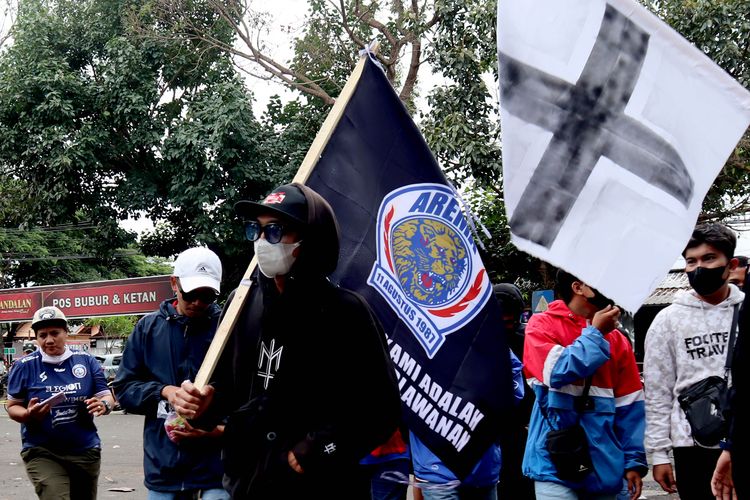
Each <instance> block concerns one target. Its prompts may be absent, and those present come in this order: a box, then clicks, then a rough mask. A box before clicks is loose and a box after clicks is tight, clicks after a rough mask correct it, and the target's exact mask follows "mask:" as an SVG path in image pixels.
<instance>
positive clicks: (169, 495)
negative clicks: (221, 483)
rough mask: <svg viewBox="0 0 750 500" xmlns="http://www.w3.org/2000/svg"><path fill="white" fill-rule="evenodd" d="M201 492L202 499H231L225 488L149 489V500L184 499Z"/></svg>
mask: <svg viewBox="0 0 750 500" xmlns="http://www.w3.org/2000/svg"><path fill="white" fill-rule="evenodd" d="M198 492H200V499H201V500H229V493H227V491H226V490H225V489H224V488H213V489H210V490H192V491H154V490H148V497H146V498H147V500H182V499H188V498H193V494H195V493H198Z"/></svg>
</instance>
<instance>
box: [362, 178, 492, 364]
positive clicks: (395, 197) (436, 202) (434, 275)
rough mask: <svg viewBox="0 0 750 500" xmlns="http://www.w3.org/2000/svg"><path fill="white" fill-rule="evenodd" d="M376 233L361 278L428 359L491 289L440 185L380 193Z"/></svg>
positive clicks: (453, 200) (456, 209)
mask: <svg viewBox="0 0 750 500" xmlns="http://www.w3.org/2000/svg"><path fill="white" fill-rule="evenodd" d="M376 234H377V259H376V261H375V263H374V265H373V267H372V272H371V273H370V276H369V278H368V280H367V283H368V284H369V285H370V286H372V287H373V288H375V290H377V291H378V292H379V293H380V294H381V295H382V296H383V298H384V299H385V300H386V301H387V302H388V303H389V304H390V306H391V307H392V308H393V310H394V311H395V312H396V313H397V314H398V316H399V318H400V319H401V320H402V321H403V322H404V323H405V324H406V325H407V326H408V327H409V329H410V330H411V332H412V333H413V334H414V336H415V337H416V338H417V340H418V341H419V343H420V344H421V345H422V347H423V348H424V350H425V352H426V353H427V356H428V357H430V358H432V357H433V356H434V355H435V354H436V353H437V352H438V350H440V347H441V346H442V345H443V343H444V342H445V338H446V336H447V335H448V334H450V333H452V332H455V331H456V330H458V329H459V328H461V327H463V326H464V325H466V324H467V323H468V322H469V321H471V320H472V319H473V318H474V316H476V315H477V313H478V312H479V311H481V310H482V308H483V307H484V305H485V304H486V303H487V300H488V298H489V296H490V293H491V287H490V283H489V279H488V278H487V272H486V270H485V268H484V264H483V263H482V260H481V258H480V256H479V252H478V251H477V248H476V245H475V244H474V238H473V236H472V234H471V229H470V228H469V226H468V224H467V223H466V219H465V218H464V215H463V213H462V212H461V207H460V204H459V202H458V200H457V199H456V197H455V195H454V193H453V191H452V190H451V189H450V188H449V187H447V186H445V185H442V184H412V185H409V186H404V187H401V188H399V189H396V190H395V191H391V192H390V193H388V195H387V196H385V198H383V202H382V203H381V205H380V209H379V210H378V227H377V232H376Z"/></svg>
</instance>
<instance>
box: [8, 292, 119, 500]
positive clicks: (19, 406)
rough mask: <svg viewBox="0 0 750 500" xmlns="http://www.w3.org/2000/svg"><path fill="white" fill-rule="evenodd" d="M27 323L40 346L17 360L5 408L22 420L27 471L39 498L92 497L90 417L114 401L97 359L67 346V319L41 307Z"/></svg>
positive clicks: (95, 466)
mask: <svg viewBox="0 0 750 500" xmlns="http://www.w3.org/2000/svg"><path fill="white" fill-rule="evenodd" d="M31 328H32V330H34V333H35V334H36V342H37V345H38V346H39V349H38V350H37V351H35V352H33V353H32V354H28V355H26V356H24V357H23V358H21V359H19V360H18V361H17V362H16V366H15V367H14V368H13V371H12V372H11V373H10V377H9V380H8V403H7V411H8V415H9V416H10V418H12V419H13V420H15V421H16V422H20V423H21V441H22V443H23V449H22V451H21V457H22V458H23V462H24V466H25V467H26V473H27V474H28V476H29V479H30V480H31V483H32V484H33V485H34V490H35V491H36V494H37V496H39V498H41V499H50V500H52V499H58V498H76V499H82V500H85V499H91V500H94V499H95V498H96V493H97V482H98V479H99V468H100V464H101V441H100V440H99V435H98V434H97V432H96V426H95V425H94V417H98V416H101V415H107V414H108V413H109V412H110V411H111V409H112V404H113V403H114V401H113V398H112V394H111V393H110V391H109V388H108V387H107V381H106V380H105V379H104V372H103V371H102V368H101V366H100V365H99V362H98V361H97V360H96V358H94V357H93V356H91V355H89V354H88V353H86V352H74V351H71V350H70V348H69V347H68V346H67V345H66V340H67V338H68V321H67V318H66V317H65V314H63V312H62V311H61V310H60V309H58V308H57V307H54V306H50V307H42V308H41V309H39V310H38V311H36V313H35V314H34V318H33V319H32V321H31Z"/></svg>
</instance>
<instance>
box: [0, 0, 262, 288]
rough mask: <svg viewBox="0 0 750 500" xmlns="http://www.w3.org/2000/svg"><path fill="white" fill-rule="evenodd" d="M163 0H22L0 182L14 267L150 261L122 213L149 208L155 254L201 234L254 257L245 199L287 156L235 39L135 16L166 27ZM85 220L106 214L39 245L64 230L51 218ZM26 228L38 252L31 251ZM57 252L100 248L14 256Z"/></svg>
mask: <svg viewBox="0 0 750 500" xmlns="http://www.w3.org/2000/svg"><path fill="white" fill-rule="evenodd" d="M151 5H152V2H150V1H148V0H26V1H25V2H22V3H21V6H20V8H19V11H18V16H17V19H16V21H15V24H14V27H13V31H12V35H13V43H12V44H11V45H9V46H7V47H6V48H5V49H4V51H3V52H2V53H1V54H0V176H2V177H0V178H2V179H3V181H2V184H0V187H2V188H3V190H4V191H5V189H6V187H12V188H13V192H14V193H16V194H17V196H15V195H14V198H15V199H16V200H18V201H19V206H18V207H9V206H6V204H4V205H3V211H2V212H0V216H2V219H0V221H1V222H0V224H1V226H0V227H3V228H6V230H5V233H8V230H7V229H8V228H13V229H15V228H19V229H20V230H21V231H24V232H23V233H15V234H13V241H12V242H10V239H11V236H10V235H8V234H6V235H5V236H4V238H5V240H6V241H5V246H4V247H3V248H2V251H4V252H6V253H9V254H10V255H9V256H8V258H6V259H4V260H3V265H4V268H3V270H2V272H3V277H4V279H5V280H6V281H8V282H11V283H15V284H22V283H28V282H29V281H33V282H35V283H40V282H42V281H46V280H47V279H48V276H49V273H50V272H53V271H54V269H53V268H54V267H57V268H60V269H62V270H63V273H62V274H67V275H69V276H72V277H74V278H75V279H80V278H83V277H86V278H88V277H89V276H90V277H95V276H99V275H101V277H102V278H109V277H118V276H120V275H121V274H123V273H124V274H129V273H130V272H135V271H136V269H139V268H142V266H141V264H142V263H137V262H131V263H128V262H126V260H124V259H123V255H122V254H123V252H127V251H128V249H129V251H132V250H133V245H134V243H135V240H134V235H132V234H130V235H129V234H127V233H125V232H124V231H122V230H121V229H120V228H119V227H118V221H119V220H123V219H124V218H125V217H127V216H128V215H136V214H140V213H145V215H146V216H148V217H151V218H152V219H154V220H159V221H161V224H162V226H161V227H163V228H164V230H163V231H159V232H156V233H153V234H151V235H150V236H149V237H147V238H144V242H143V248H144V249H145V250H146V251H147V252H148V253H149V254H150V255H161V256H170V255H174V254H176V253H178V252H179V251H181V250H183V249H185V248H186V247H188V246H192V245H195V244H198V243H202V244H207V245H209V246H211V247H212V248H213V249H214V250H216V251H217V253H219V255H220V256H221V257H222V260H223V261H224V262H225V266H226V267H227V268H228V269H229V270H231V269H233V268H238V269H239V268H240V267H242V266H244V265H246V261H247V257H246V256H245V255H244V254H246V253H247V252H246V247H245V246H243V245H241V244H240V241H241V236H242V235H241V231H240V228H238V227H236V226H237V225H236V224H235V223H234V216H233V213H232V206H233V204H234V202H235V201H237V200H239V199H241V198H251V199H257V198H259V197H260V196H261V194H262V193H264V192H266V191H267V190H268V189H269V188H270V186H271V185H272V184H273V183H274V173H275V165H272V164H270V163H268V162H267V161H266V160H265V159H264V158H263V157H262V156H261V152H260V149H259V146H260V144H261V143H262V142H263V139H264V136H266V135H268V134H269V132H267V131H266V130H265V129H264V128H263V127H262V126H261V124H260V123H259V122H258V121H257V120H256V119H255V117H254V115H253V112H252V107H251V96H250V95H249V93H248V92H247V91H246V89H245V88H244V85H243V82H242V80H241V79H240V77H239V76H238V74H237V73H236V71H235V69H234V67H233V65H232V64H231V61H230V59H229V57H228V55H227V54H226V53H224V52H222V51H219V50H215V49H213V48H212V47H209V46H207V45H206V44H202V43H201V42H200V41H196V42H193V41H184V40H182V41H176V40H169V39H164V40H155V39H144V38H143V37H140V36H137V34H136V33H135V32H134V31H133V25H134V24H133V20H134V19H137V20H138V21H139V23H140V24H141V25H149V26H152V27H154V29H159V21H158V20H157V19H155V18H154V17H153V15H152V10H151ZM194 14H195V20H196V22H200V23H202V24H201V26H202V27H203V28H204V29H205V30H207V31H210V32H211V33H212V34H213V36H215V37H216V38H217V39H221V40H228V41H229V40H231V37H232V36H234V35H233V33H232V32H231V31H229V30H227V29H226V25H225V24H224V23H222V22H221V20H220V19H218V18H217V17H216V16H215V15H214V14H213V13H212V12H211V11H195V12H194ZM5 194H6V193H5V192H4V193H3V197H5ZM85 221H95V222H94V226H95V227H90V226H86V227H83V228H82V229H81V231H80V232H78V233H75V232H74V233H65V234H64V235H57V236H56V237H55V238H56V241H55V242H54V243H50V244H51V245H53V247H51V248H53V249H51V248H47V250H43V249H44V248H46V246H45V245H42V246H40V244H41V243H42V240H43V239H44V238H47V239H50V238H51V237H50V236H49V235H48V234H47V233H46V232H44V229H43V228H50V227H59V226H65V225H76V224H79V225H80V224H82V223H84V222H85ZM36 228H42V229H40V230H39V231H37V229H36ZM36 232H40V234H36ZM0 238H3V236H0ZM22 240H23V241H22ZM9 242H10V243H9ZM24 242H25V244H26V245H27V246H29V247H34V248H35V249H36V250H35V251H36V253H34V254H33V255H32V253H27V254H22V253H20V252H21V250H22V249H23V248H24V247H23V246H22V244H24ZM77 247H80V248H77ZM123 249H126V250H123ZM45 252H46V254H45ZM56 252H60V253H64V254H68V253H75V254H86V255H93V256H95V257H96V258H95V259H93V260H91V259H78V260H77V262H76V263H75V264H73V263H70V264H68V263H65V264H64V265H61V264H60V262H59V261H58V262H54V261H49V260H48V261H44V260H40V261H39V263H38V264H30V263H29V261H28V260H27V261H23V260H19V259H18V258H16V259H15V261H14V260H13V258H12V257H21V256H26V257H32V256H33V257H38V258H40V259H42V258H46V257H50V256H52V255H59V254H60V253H56ZM72 266H76V267H80V268H81V269H80V272H79V271H78V270H76V269H72ZM24 268H28V269H29V270H28V272H24V271H23V269H24ZM32 268H33V269H32ZM84 268H85V269H84ZM229 274H231V273H229ZM13 275H17V277H16V276H13ZM61 279H62V278H61ZM65 280H66V281H67V280H69V278H65ZM55 281H57V278H55Z"/></svg>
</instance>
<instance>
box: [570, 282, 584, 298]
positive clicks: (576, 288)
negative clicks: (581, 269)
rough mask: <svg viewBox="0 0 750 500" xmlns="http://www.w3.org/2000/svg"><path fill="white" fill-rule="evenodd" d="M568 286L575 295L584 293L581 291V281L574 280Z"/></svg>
mask: <svg viewBox="0 0 750 500" xmlns="http://www.w3.org/2000/svg"><path fill="white" fill-rule="evenodd" d="M570 288H571V289H572V290H573V293H574V294H576V295H585V294H584V293H583V281H574V282H573V283H571V284H570Z"/></svg>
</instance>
